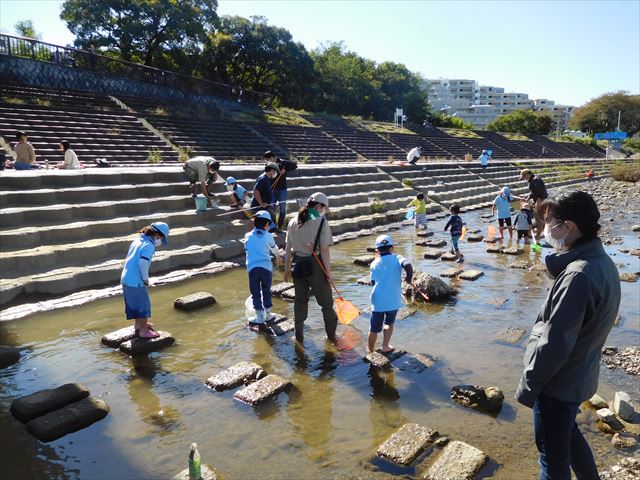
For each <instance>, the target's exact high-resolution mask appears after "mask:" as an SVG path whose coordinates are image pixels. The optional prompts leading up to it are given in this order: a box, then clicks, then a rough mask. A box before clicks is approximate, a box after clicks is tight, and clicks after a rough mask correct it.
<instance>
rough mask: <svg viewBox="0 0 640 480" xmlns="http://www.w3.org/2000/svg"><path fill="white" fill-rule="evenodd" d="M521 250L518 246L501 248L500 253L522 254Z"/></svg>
mask: <svg viewBox="0 0 640 480" xmlns="http://www.w3.org/2000/svg"><path fill="white" fill-rule="evenodd" d="M522 252H523V250H522V249H521V248H518V247H510V248H503V249H502V253H504V254H505V255H522Z"/></svg>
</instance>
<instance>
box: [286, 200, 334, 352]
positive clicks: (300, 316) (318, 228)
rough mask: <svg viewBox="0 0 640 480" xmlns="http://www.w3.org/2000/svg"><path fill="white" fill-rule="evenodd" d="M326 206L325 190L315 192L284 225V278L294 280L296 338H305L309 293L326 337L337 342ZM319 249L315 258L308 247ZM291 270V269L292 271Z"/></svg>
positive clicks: (288, 280) (331, 241)
mask: <svg viewBox="0 0 640 480" xmlns="http://www.w3.org/2000/svg"><path fill="white" fill-rule="evenodd" d="M328 208H329V199H328V198H327V196H326V195H325V194H324V193H320V192H316V193H314V194H312V195H311V196H310V197H309V199H308V200H307V204H306V205H305V206H304V207H302V208H301V209H300V210H299V211H298V215H297V217H296V218H292V219H291V221H290V222H289V226H288V227H287V239H286V246H285V251H286V260H285V273H284V276H285V281H286V282H290V281H292V280H293V284H294V286H295V301H294V306H293V312H294V322H295V332H296V340H297V341H298V342H299V343H300V344H302V342H303V341H304V322H305V320H306V319H307V312H308V309H309V296H310V295H314V296H315V297H316V302H318V305H320V308H321V309H322V318H323V320H324V328H325V331H326V333H327V339H328V340H329V341H330V342H334V343H335V341H336V328H337V326H338V316H337V315H336V312H335V310H334V309H333V295H332V293H331V283H330V282H331V281H333V278H332V275H331V254H330V252H329V246H330V245H332V244H333V237H332V235H331V227H329V222H328V221H327V219H326V218H325V214H326V212H327V209H328ZM314 246H315V250H316V252H317V251H319V255H318V258H319V261H320V262H322V265H323V267H324V271H323V267H322V266H320V265H319V262H318V259H314V258H313V255H312V254H311V250H312V249H313V248H314ZM292 269H293V272H292Z"/></svg>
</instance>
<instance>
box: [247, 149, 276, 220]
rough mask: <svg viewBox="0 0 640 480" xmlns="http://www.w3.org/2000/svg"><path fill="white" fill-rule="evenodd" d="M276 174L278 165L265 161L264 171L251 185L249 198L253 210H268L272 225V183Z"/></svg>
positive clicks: (274, 215) (273, 215) (273, 211)
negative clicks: (251, 190) (251, 193)
mask: <svg viewBox="0 0 640 480" xmlns="http://www.w3.org/2000/svg"><path fill="white" fill-rule="evenodd" d="M277 175H278V165H276V164H275V163H273V162H269V163H267V164H266V165H265V167H264V173H262V174H261V175H260V176H259V177H258V179H257V180H256V184H255V186H254V187H253V200H251V208H252V210H253V212H256V211H258V210H266V211H267V212H269V215H271V221H272V222H273V224H274V225H275V223H276V212H275V210H274V209H273V201H274V199H273V190H272V185H273V180H274V179H275V178H276V176H277ZM274 228H275V227H274ZM271 230H273V229H271Z"/></svg>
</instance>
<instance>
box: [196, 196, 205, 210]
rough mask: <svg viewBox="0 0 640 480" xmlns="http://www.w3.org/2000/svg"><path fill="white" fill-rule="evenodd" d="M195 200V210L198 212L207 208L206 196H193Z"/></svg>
mask: <svg viewBox="0 0 640 480" xmlns="http://www.w3.org/2000/svg"><path fill="white" fill-rule="evenodd" d="M195 201H196V210H197V211H198V212H204V211H205V210H206V209H207V197H205V196H204V195H198V196H197V197H196V198H195Z"/></svg>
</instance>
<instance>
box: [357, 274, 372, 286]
mask: <svg viewBox="0 0 640 480" xmlns="http://www.w3.org/2000/svg"><path fill="white" fill-rule="evenodd" d="M356 283H357V284H358V285H371V276H370V275H367V276H366V277H360V278H359V279H358V280H356Z"/></svg>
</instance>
